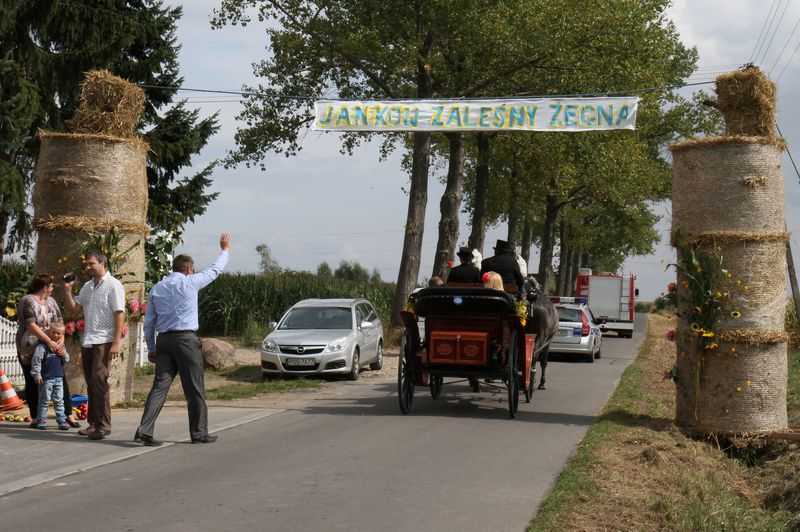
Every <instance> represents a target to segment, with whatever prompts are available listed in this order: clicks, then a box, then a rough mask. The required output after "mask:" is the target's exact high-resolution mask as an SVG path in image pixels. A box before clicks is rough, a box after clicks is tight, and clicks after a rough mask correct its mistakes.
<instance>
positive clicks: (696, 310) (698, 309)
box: [692, 307, 703, 314]
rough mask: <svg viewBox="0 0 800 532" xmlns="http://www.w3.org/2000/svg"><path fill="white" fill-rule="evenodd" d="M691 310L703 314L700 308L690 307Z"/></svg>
mask: <svg viewBox="0 0 800 532" xmlns="http://www.w3.org/2000/svg"><path fill="white" fill-rule="evenodd" d="M692 310H693V311H695V312H697V313H698V314H702V313H703V309H701V308H700V307H692Z"/></svg>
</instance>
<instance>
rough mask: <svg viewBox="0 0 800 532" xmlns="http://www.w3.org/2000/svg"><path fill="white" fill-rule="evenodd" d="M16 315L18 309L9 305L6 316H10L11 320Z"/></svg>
mask: <svg viewBox="0 0 800 532" xmlns="http://www.w3.org/2000/svg"><path fill="white" fill-rule="evenodd" d="M16 315H17V307H15V306H13V305H8V306H7V307H6V316H8V317H9V318H13V317H14V316H16Z"/></svg>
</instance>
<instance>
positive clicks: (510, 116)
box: [312, 97, 639, 131]
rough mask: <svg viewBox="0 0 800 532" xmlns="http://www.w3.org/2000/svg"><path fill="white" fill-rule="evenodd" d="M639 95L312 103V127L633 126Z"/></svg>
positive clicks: (510, 128)
mask: <svg viewBox="0 0 800 532" xmlns="http://www.w3.org/2000/svg"><path fill="white" fill-rule="evenodd" d="M638 105H639V98H610V97H609V98H536V99H520V100H404V101H399V100H398V101H392V100H387V101H363V102H354V101H340V100H320V101H317V102H315V103H314V107H315V112H316V116H315V118H314V124H313V127H312V128H313V129H315V130H317V131H598V130H605V129H635V128H636V110H637V108H638Z"/></svg>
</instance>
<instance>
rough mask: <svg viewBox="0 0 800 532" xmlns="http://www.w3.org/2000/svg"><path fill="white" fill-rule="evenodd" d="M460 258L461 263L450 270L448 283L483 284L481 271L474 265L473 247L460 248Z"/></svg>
mask: <svg viewBox="0 0 800 532" xmlns="http://www.w3.org/2000/svg"><path fill="white" fill-rule="evenodd" d="M456 255H458V259H459V260H460V261H461V264H459V265H458V266H456V267H455V268H453V269H452V270H450V275H448V276H447V283H448V284H450V283H473V284H481V271H480V270H479V269H478V268H476V267H475V266H473V265H472V249H471V248H460V249H459V250H458V253H456Z"/></svg>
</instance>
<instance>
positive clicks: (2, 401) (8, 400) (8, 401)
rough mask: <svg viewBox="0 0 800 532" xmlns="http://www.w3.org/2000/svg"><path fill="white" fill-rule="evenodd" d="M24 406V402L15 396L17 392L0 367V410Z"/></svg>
mask: <svg viewBox="0 0 800 532" xmlns="http://www.w3.org/2000/svg"><path fill="white" fill-rule="evenodd" d="M23 406H25V402H24V401H22V400H21V399H20V398H19V397H17V392H15V391H14V387H13V386H11V383H10V382H9V381H8V377H6V372H5V371H3V369H2V368H0V410H2V411H3V412H6V411H8V410H19V409H20V408H22V407H23Z"/></svg>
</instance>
